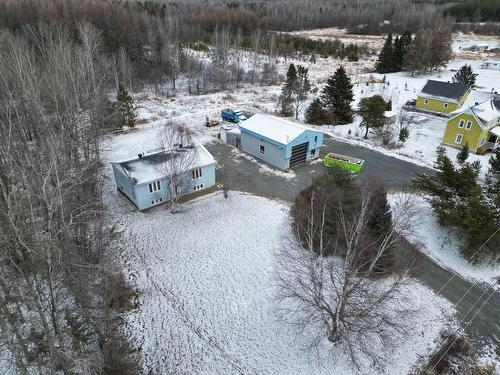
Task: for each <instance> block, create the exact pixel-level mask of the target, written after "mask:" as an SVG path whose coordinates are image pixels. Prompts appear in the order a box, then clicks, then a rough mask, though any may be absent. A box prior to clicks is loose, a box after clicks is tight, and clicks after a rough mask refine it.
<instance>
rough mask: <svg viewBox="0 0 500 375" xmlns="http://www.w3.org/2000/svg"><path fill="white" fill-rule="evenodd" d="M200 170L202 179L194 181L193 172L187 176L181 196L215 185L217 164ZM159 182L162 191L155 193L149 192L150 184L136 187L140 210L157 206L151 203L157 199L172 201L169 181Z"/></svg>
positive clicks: (166, 179) (162, 180) (163, 179)
mask: <svg viewBox="0 0 500 375" xmlns="http://www.w3.org/2000/svg"><path fill="white" fill-rule="evenodd" d="M200 169H201V170H202V177H200V178H197V179H193V178H192V172H191V171H189V172H188V173H186V174H185V176H184V179H185V188H184V189H183V190H182V191H180V192H179V195H186V194H189V193H192V192H194V191H198V190H201V189H206V188H209V187H211V186H214V185H215V164H211V165H208V166H205V167H201V168H200ZM156 181H157V180H156ZM159 181H160V183H161V190H159V191H156V192H153V193H150V192H149V182H147V183H143V184H140V185H135V187H134V191H135V196H136V197H137V201H136V205H137V207H138V208H139V210H144V209H146V208H150V207H153V206H156V205H157V204H151V201H152V200H154V199H155V198H163V202H162V203H165V202H168V201H169V200H170V192H169V190H168V181H169V179H168V178H162V179H161V180H159ZM151 182H153V181H151ZM201 185H203V187H202V188H200V189H195V187H201ZM134 203H135V202H134Z"/></svg>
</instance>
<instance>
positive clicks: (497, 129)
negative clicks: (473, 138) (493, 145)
mask: <svg viewBox="0 0 500 375" xmlns="http://www.w3.org/2000/svg"><path fill="white" fill-rule="evenodd" d="M490 133H491V134H494V135H496V136H497V137H500V126H495V127H494V128H492V129H491V130H490Z"/></svg>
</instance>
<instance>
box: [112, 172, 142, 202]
mask: <svg viewBox="0 0 500 375" xmlns="http://www.w3.org/2000/svg"><path fill="white" fill-rule="evenodd" d="M113 174H114V175H115V182H116V187H117V189H118V190H120V191H121V192H122V193H123V194H125V195H126V196H127V197H128V198H129V199H130V200H131V201H132V202H134V204H135V205H137V200H136V198H135V193H134V185H133V183H132V181H131V180H130V178H129V177H127V176H125V175H124V174H123V171H122V170H121V169H120V167H117V166H116V165H114V164H113Z"/></svg>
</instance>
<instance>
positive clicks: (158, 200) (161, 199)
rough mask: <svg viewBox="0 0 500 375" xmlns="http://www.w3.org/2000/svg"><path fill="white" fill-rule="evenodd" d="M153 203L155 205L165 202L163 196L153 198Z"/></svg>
mask: <svg viewBox="0 0 500 375" xmlns="http://www.w3.org/2000/svg"><path fill="white" fill-rule="evenodd" d="M150 203H151V205H152V206H154V205H156V204H160V203H163V197H159V198H154V199H151V202H150Z"/></svg>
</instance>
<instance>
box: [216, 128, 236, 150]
mask: <svg viewBox="0 0 500 375" xmlns="http://www.w3.org/2000/svg"><path fill="white" fill-rule="evenodd" d="M220 139H221V140H222V142H224V143H227V144H228V145H231V146H233V147H236V148H240V146H241V130H240V128H239V127H237V126H228V125H223V126H221V128H220Z"/></svg>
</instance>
